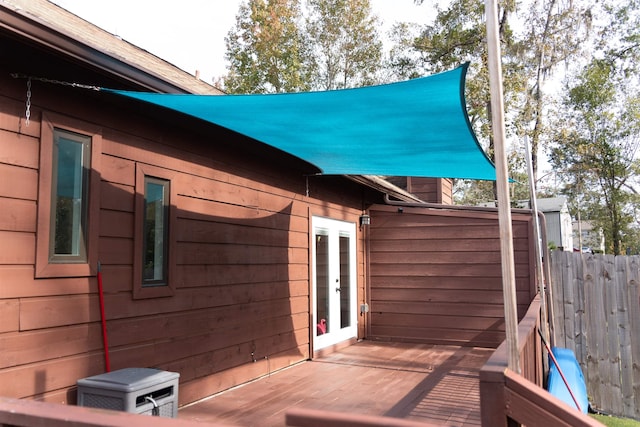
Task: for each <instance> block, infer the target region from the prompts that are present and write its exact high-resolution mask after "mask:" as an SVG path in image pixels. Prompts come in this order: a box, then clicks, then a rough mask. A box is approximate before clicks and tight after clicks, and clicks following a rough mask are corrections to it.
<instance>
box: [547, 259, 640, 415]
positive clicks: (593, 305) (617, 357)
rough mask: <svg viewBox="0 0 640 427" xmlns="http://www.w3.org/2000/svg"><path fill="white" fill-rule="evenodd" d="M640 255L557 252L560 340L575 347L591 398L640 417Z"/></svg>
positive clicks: (601, 406) (554, 281)
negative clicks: (639, 287)
mask: <svg viewBox="0 0 640 427" xmlns="http://www.w3.org/2000/svg"><path fill="white" fill-rule="evenodd" d="M639 268H640V257H639V256H613V255H592V254H581V253H573V252H562V251H553V252H551V263H550V272H551V274H550V277H551V291H552V292H551V294H552V302H551V303H552V304H553V313H554V318H553V319H551V320H552V325H553V337H554V345H555V346H558V347H565V348H569V349H571V350H573V351H574V352H575V353H576V357H577V359H578V362H579V363H580V366H581V368H582V372H583V374H584V376H585V380H586V383H587V391H588V394H589V402H590V404H591V406H592V407H593V408H595V409H597V410H600V411H603V412H606V413H610V414H612V415H619V416H626V417H631V418H636V419H640V299H639V297H640V293H639V289H638V286H639V285H640V270H639Z"/></svg>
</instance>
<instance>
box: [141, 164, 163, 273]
mask: <svg viewBox="0 0 640 427" xmlns="http://www.w3.org/2000/svg"><path fill="white" fill-rule="evenodd" d="M143 227H144V230H143V241H142V256H143V261H142V262H143V269H142V286H163V285H166V284H167V254H168V253H169V251H168V244H169V239H168V238H169V182H168V181H165V180H161V179H158V178H153V177H145V178H144V225H143Z"/></svg>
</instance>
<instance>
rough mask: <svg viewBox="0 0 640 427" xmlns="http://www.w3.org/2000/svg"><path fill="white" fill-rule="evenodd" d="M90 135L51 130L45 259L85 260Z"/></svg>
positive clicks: (69, 261)
mask: <svg viewBox="0 0 640 427" xmlns="http://www.w3.org/2000/svg"><path fill="white" fill-rule="evenodd" d="M90 160H91V138H90V137H88V136H86V135H78V134H75V133H71V132H67V131H64V130H61V129H54V130H53V165H52V166H53V176H52V180H51V181H52V185H51V224H50V230H49V233H50V236H49V262H54V263H65V262H66V263H71V262H74V263H86V262H87V250H86V248H87V245H86V236H87V205H88V202H89V194H88V184H89V167H90V166H89V165H90V164H91V161H90Z"/></svg>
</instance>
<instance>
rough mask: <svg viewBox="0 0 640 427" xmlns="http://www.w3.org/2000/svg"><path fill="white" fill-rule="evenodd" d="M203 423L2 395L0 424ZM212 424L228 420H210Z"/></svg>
mask: <svg viewBox="0 0 640 427" xmlns="http://www.w3.org/2000/svg"><path fill="white" fill-rule="evenodd" d="M149 425H153V427H202V426H203V425H205V424H202V423H199V422H196V421H189V420H180V419H176V418H165V417H150V416H149V415H138V414H132V413H129V412H119V411H107V410H105V409H96V408H86V407H81V406H73V405H58V404H55V403H47V402H38V401H34V400H26V399H9V398H4V397H0V426H14V427H41V426H46V427H69V426H73V427H147V426H149ZM206 426H208V427H225V426H226V424H211V423H207V424H206Z"/></svg>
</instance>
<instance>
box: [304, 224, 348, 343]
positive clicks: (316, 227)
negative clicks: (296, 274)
mask: <svg viewBox="0 0 640 427" xmlns="http://www.w3.org/2000/svg"><path fill="white" fill-rule="evenodd" d="M313 241H314V244H313V245H312V251H313V254H312V259H313V278H314V283H313V307H314V310H313V320H314V327H313V329H314V333H313V337H314V339H313V345H314V349H315V350H318V349H321V348H323V347H327V346H330V345H333V344H336V343H338V342H340V341H344V340H347V339H349V338H352V337H355V336H356V334H357V313H356V308H357V275H356V226H355V224H354V223H350V222H344V221H336V220H332V219H328V218H320V217H313Z"/></svg>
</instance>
